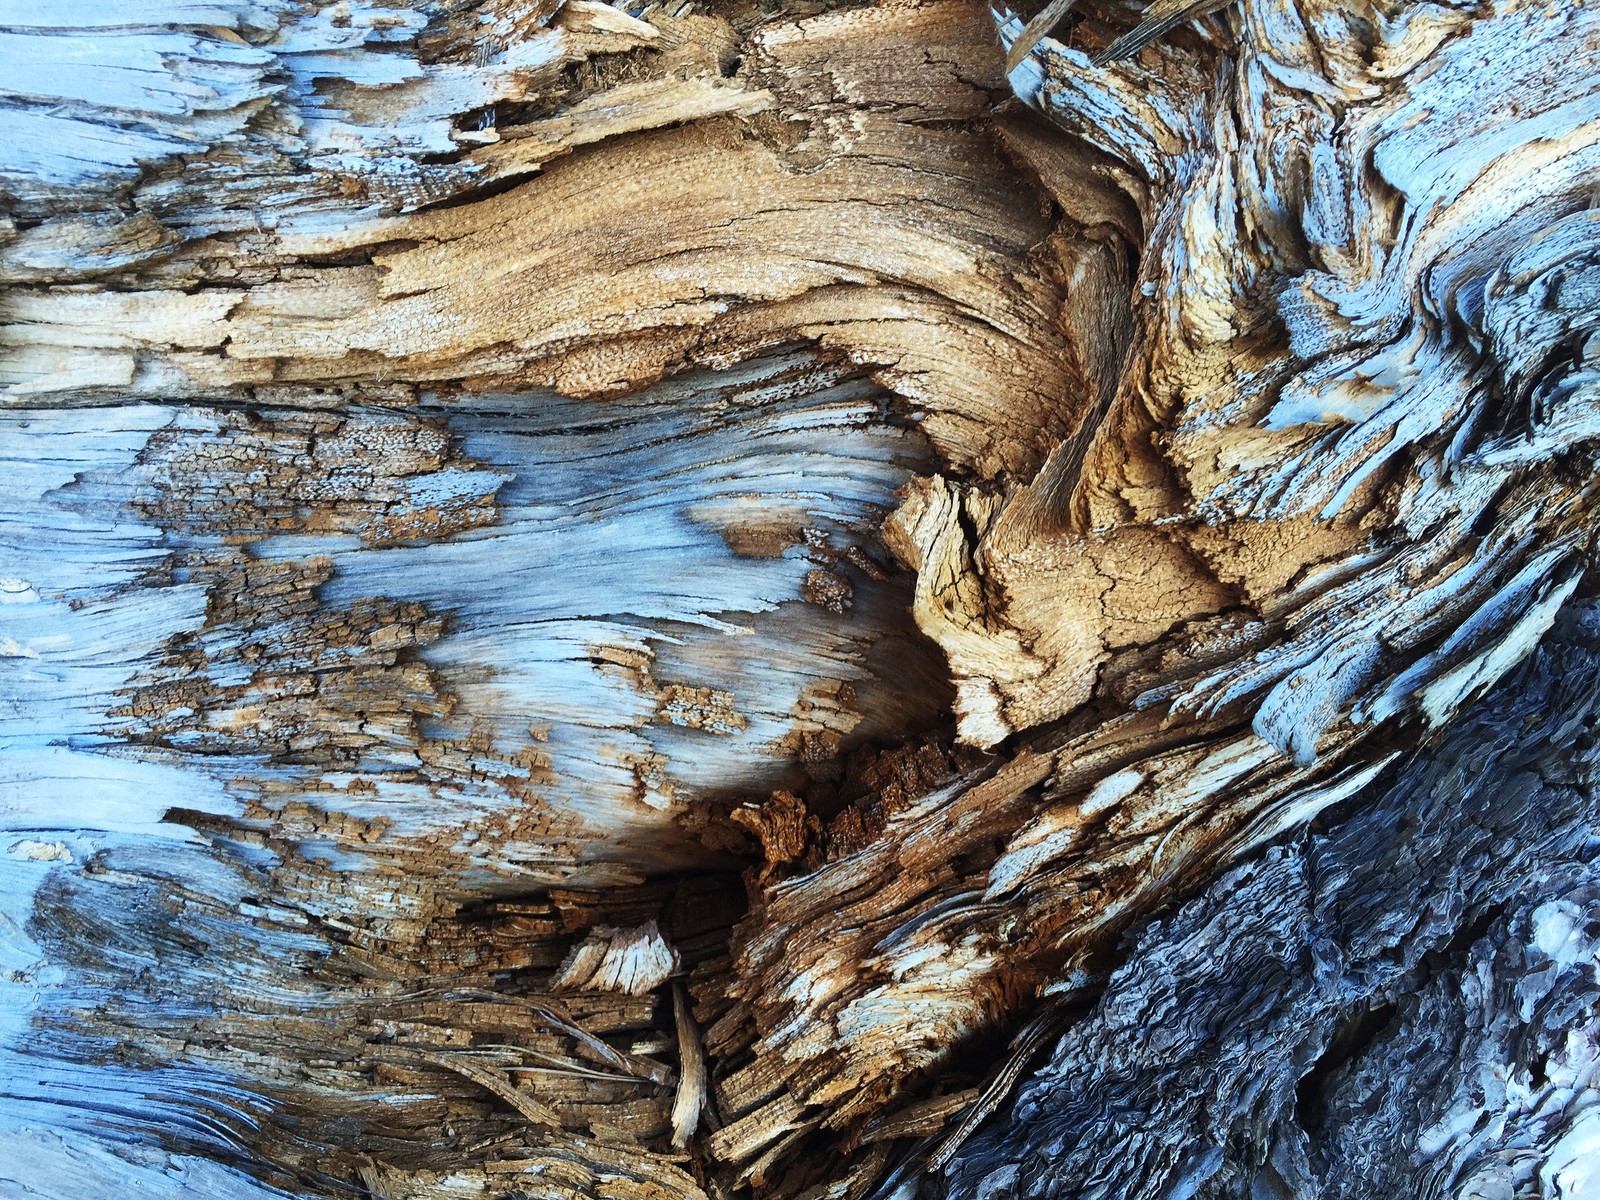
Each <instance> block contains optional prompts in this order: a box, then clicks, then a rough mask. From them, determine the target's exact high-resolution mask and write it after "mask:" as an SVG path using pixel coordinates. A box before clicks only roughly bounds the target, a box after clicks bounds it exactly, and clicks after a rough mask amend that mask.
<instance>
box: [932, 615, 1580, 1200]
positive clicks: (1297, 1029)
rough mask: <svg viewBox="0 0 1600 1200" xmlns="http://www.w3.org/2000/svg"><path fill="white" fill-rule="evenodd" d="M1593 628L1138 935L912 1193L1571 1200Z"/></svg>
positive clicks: (1543, 654) (1545, 651)
mask: <svg viewBox="0 0 1600 1200" xmlns="http://www.w3.org/2000/svg"><path fill="white" fill-rule="evenodd" d="M1597 615H1600V614H1597V612H1596V610H1595V608H1594V606H1593V604H1592V603H1588V604H1583V605H1581V606H1577V607H1575V608H1574V609H1573V610H1571V611H1570V612H1569V613H1567V614H1566V615H1565V616H1564V618H1563V621H1562V627H1561V628H1559V629H1558V630H1557V632H1556V634H1555V635H1554V636H1553V638H1552V639H1551V641H1550V642H1549V643H1548V644H1547V645H1546V646H1545V647H1543V648H1542V649H1541V650H1540V651H1539V652H1538V653H1536V654H1535V655H1534V656H1533V657H1532V658H1531V659H1530V661H1529V662H1528V664H1527V665H1526V666H1524V667H1523V668H1521V669H1520V670H1518V671H1517V672H1515V673H1514V675H1513V677H1512V678H1510V679H1508V680H1507V681H1505V682H1504V683H1502V684H1501V685H1500V686H1499V687H1498V688H1496V689H1495V690H1494V691H1493V692H1491V693H1490V694H1489V695H1488V696H1486V697H1485V698H1484V699H1483V700H1482V701H1481V702H1479V703H1478V704H1477V705H1475V706H1473V708H1472V709H1471V710H1470V711H1468V712H1466V713H1464V714H1462V716H1461V717H1460V718H1459V719H1458V721H1457V722H1456V723H1455V724H1454V725H1453V726H1452V727H1451V730H1450V732H1449V733H1448V735H1447V736H1446V737H1445V738H1444V740H1443V742H1442V743H1441V744H1440V745H1438V746H1437V747H1435V748H1430V749H1428V750H1425V751H1423V752H1421V753H1420V754H1418V755H1417V756H1415V757H1414V758H1412V759H1410V760H1409V761H1407V763H1406V764H1405V766H1404V767H1403V768H1402V769H1401V770H1399V771H1397V772H1395V776H1394V779H1393V781H1392V782H1391V783H1390V784H1389V786H1387V787H1386V788H1383V789H1381V790H1374V792H1373V793H1371V794H1370V795H1369V796H1367V797H1365V798H1363V800H1362V801H1361V802H1359V803H1357V804H1356V805H1355V806H1353V807H1352V808H1351V809H1350V810H1349V812H1348V814H1347V815H1346V816H1345V817H1344V819H1342V820H1341V821H1340V822H1339V823H1338V824H1337V825H1335V826H1334V827H1333V828H1332V829H1331V830H1328V831H1325V832H1316V833H1312V834H1310V835H1309V836H1307V837H1305V838H1303V839H1298V840H1296V841H1295V842H1292V843H1289V844H1285V845H1281V846H1278V847H1274V848H1273V849H1272V850H1271V851H1270V852H1269V853H1268V854H1266V855H1265V856H1263V857H1262V858H1261V859H1259V860H1258V861H1256V862H1253V863H1250V864H1248V865H1246V866H1242V867H1239V868H1236V869H1235V870H1233V871H1230V872H1228V873H1227V874H1225V875H1224V876H1222V877H1221V878H1220V879H1218V880H1217V881H1216V882H1215V883H1214V884H1212V885H1211V886H1210V887H1209V888H1207V889H1206V891H1205V892H1204V893H1203V895H1202V896H1201V897H1200V898H1198V899H1197V900H1195V901H1194V902H1193V903H1191V904H1190V905H1188V906H1186V907H1184V908H1182V909H1181V910H1179V911H1178V912H1176V913H1175V914H1173V915H1172V916H1171V917H1169V918H1167V919H1165V920H1163V921H1161V922H1159V923H1157V924H1154V925H1152V926H1151V927H1150V928H1149V929H1148V930H1147V931H1146V932H1145V933H1144V934H1143V935H1142V936H1141V938H1140V940H1139V942H1138V943H1137V944H1136V945H1135V946H1134V947H1133V948H1132V950H1131V952H1130V955H1129V960H1128V962H1127V963H1126V964H1125V965H1123V966H1121V967H1119V968H1118V969H1117V971H1116V972H1115V973H1114V974H1113V976H1112V977H1111V979H1110V981H1109V983H1108V984H1107V987H1106V990H1105V993H1104V995H1103V996H1102V997H1101V998H1100V1000H1099V1002H1098V1004H1097V1005H1096V1007H1095V1009H1094V1011H1093V1012H1092V1013H1091V1014H1090V1015H1088V1016H1087V1017H1085V1018H1084V1019H1082V1020H1080V1021H1079V1022H1078V1023H1076V1024H1075V1025H1074V1026H1073V1028H1072V1030H1071V1032H1070V1033H1069V1034H1067V1036H1066V1037H1065V1038H1063V1039H1062V1041H1061V1043H1060V1044H1059V1045H1058V1046H1057V1047H1056V1048H1055V1049H1054V1050H1053V1051H1052V1052H1051V1054H1050V1056H1049V1060H1048V1062H1046V1063H1045V1064H1044V1065H1042V1066H1041V1067H1040V1068H1039V1070H1038V1071H1037V1072H1036V1073H1035V1074H1034V1075H1033V1077H1032V1078H1031V1079H1029V1080H1028V1082H1027V1083H1026V1084H1025V1086H1023V1087H1022V1088H1021V1089H1020V1091H1019V1092H1018V1094H1017V1096H1016V1098H1015V1100H1014V1101H1013V1102H1012V1104H1011V1105H1010V1111H1009V1112H1008V1114H1007V1119H1006V1120H1005V1121H1004V1122H999V1123H996V1124H995V1125H994V1126H993V1128H992V1130H991V1131H988V1132H986V1133H985V1134H984V1135H983V1136H981V1137H979V1138H976V1139H974V1140H973V1141H972V1142H970V1143H968V1144H967V1145H965V1146H964V1147H962V1149H961V1151H960V1154H959V1156H958V1158H957V1159H956V1161H955V1162H954V1163H953V1164H952V1166H951V1167H950V1169H949V1171H948V1173H947V1179H946V1180H941V1181H938V1182H937V1183H933V1184H932V1185H931V1186H930V1187H929V1188H928V1190H929V1191H930V1192H931V1193H935V1194H940V1195H946V1196H956V1195H962V1196H993V1197H1009V1196H1084V1197H1089V1196H1095V1197H1103V1196H1129V1197H1131V1196H1149V1195H1171V1194H1173V1193H1175V1192H1176V1193H1180V1194H1182V1193H1185V1192H1187V1193H1188V1194H1207V1195H1229V1196H1232V1195H1261V1194H1266V1195H1280V1196H1377V1195H1397V1196H1398V1195H1421V1194H1447V1195H1494V1194H1499V1195H1560V1196H1578V1195H1584V1194H1586V1192H1587V1190H1588V1189H1590V1188H1592V1187H1593V1185H1594V1181H1595V1177H1596V1171H1597V1170H1600V1157H1597V1156H1596V1154H1595V1147H1596V1141H1595V1138H1596V1135H1597V1132H1600V1107H1597V1105H1596V1103H1595V1097H1594V1093H1593V1091H1592V1089H1591V1086H1590V1084H1589V1082H1588V1081H1589V1080H1591V1079H1592V1078H1593V1072H1594V1070H1595V1041H1594V1036H1593V1021H1594V1008H1595V995H1596V991H1595V989H1596V977H1595V970H1596V964H1597V963H1600V944H1597V943H1596V939H1595V931H1596V929H1597V925H1596V917H1597V916H1600V912H1597V895H1596V890H1595V884H1596V876H1595V867H1594V862H1593V849H1592V844H1591V841H1592V837H1593V830H1594V828H1595V823H1596V819H1597V817H1600V813H1597V811H1596V798H1597V795H1600V792H1597V790H1596V787H1595V778H1594V771H1595V765H1596V764H1595V749H1596V747H1595V743H1594V738H1593V735H1592V733H1591V727H1592V725H1593V723H1594V720H1595V716H1596V707H1595V706H1596V703H1597V702H1600V689H1597V685H1600V670H1597V668H1600V659H1597V658H1596V649H1597V642H1596V632H1597V625H1596V620H1597ZM1113 1164H1114V1169H1109V1170H1108V1169H1107V1168H1108V1167H1111V1166H1112V1165H1113Z"/></svg>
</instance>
